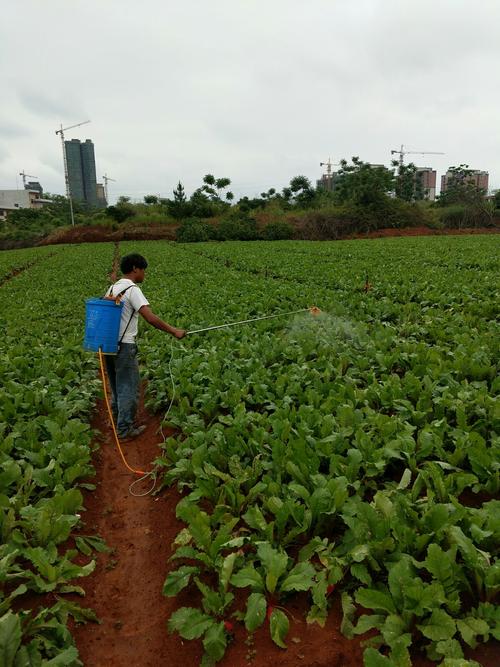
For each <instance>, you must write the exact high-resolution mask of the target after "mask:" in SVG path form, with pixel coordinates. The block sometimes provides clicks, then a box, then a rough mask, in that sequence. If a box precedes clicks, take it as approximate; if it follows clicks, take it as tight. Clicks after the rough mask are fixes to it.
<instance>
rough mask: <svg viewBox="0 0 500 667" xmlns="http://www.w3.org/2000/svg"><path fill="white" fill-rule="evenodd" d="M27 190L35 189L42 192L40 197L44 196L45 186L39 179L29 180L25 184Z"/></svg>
mask: <svg viewBox="0 0 500 667" xmlns="http://www.w3.org/2000/svg"><path fill="white" fill-rule="evenodd" d="M24 189H25V190H35V191H36V192H38V193H39V194H40V197H43V188H42V186H41V185H40V183H39V182H38V181H28V182H27V183H26V185H25V186H24Z"/></svg>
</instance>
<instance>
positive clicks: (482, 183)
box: [441, 169, 489, 192]
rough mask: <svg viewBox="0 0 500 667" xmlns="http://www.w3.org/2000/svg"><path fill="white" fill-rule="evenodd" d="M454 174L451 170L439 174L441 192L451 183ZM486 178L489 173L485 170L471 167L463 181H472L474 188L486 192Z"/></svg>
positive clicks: (487, 178)
mask: <svg viewBox="0 0 500 667" xmlns="http://www.w3.org/2000/svg"><path fill="white" fill-rule="evenodd" d="M455 178H456V176H455V175H454V174H453V172H452V171H449V170H448V171H447V172H446V174H445V175H443V176H441V192H446V190H447V189H448V187H449V186H450V185H451V183H452V182H453V180H454V179H455ZM488 180H489V174H488V172H487V171H480V170H479V169H471V170H470V172H469V173H468V174H467V175H466V176H465V178H464V181H465V182H466V183H472V185H475V186H476V188H479V189H480V190H484V191H485V192H488Z"/></svg>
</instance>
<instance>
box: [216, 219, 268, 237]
mask: <svg viewBox="0 0 500 667" xmlns="http://www.w3.org/2000/svg"><path fill="white" fill-rule="evenodd" d="M215 238H216V239H218V240H219V241H255V240H256V239H258V238H259V233H258V230H257V223H256V222H255V220H253V219H252V218H249V217H247V216H245V215H244V216H241V214H240V216H234V215H233V216H230V217H227V218H223V219H222V220H221V221H220V222H219V224H218V225H217V228H216V230H215Z"/></svg>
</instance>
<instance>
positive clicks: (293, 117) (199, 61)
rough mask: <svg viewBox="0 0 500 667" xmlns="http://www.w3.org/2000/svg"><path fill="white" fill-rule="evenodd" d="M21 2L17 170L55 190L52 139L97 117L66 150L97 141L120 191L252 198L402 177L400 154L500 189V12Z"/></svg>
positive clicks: (12, 39)
mask: <svg viewBox="0 0 500 667" xmlns="http://www.w3.org/2000/svg"><path fill="white" fill-rule="evenodd" d="M5 4H6V5H7V6H6V8H3V15H2V23H1V24H0V75H2V79H3V81H4V84H5V85H4V90H3V92H2V94H3V98H2V111H0V139H1V140H2V142H3V143H2V146H3V150H4V151H7V152H8V153H9V154H10V155H11V156H14V157H13V158H12V164H11V166H10V167H9V169H10V170H11V171H12V169H14V166H15V165H14V162H15V163H16V164H17V163H19V162H20V161H22V163H23V164H24V165H26V168H27V169H28V165H32V166H31V167H29V169H37V168H38V171H34V173H38V174H39V176H40V177H42V176H44V178H46V179H47V183H48V185H47V187H48V189H51V190H53V191H61V192H62V191H63V189H64V179H63V177H62V155H61V147H60V143H58V142H57V138H56V137H55V135H54V131H55V129H56V128H57V126H58V125H59V123H61V122H62V123H64V124H66V125H72V124H74V123H78V122H81V121H83V120H86V119H91V120H92V124H91V125H86V126H83V127H82V128H77V129H75V131H74V132H69V133H68V138H73V136H74V137H75V138H76V137H78V138H81V139H84V138H87V137H88V138H91V139H93V141H94V144H95V150H96V161H97V173H98V174H103V173H105V172H107V173H108V174H110V175H111V176H113V177H114V178H116V179H117V182H116V184H113V187H114V189H115V191H116V192H117V193H118V194H119V193H120V191H121V190H123V192H132V191H138V190H141V191H150V192H156V191H161V192H162V193H164V194H167V193H170V192H171V190H172V188H173V187H175V185H176V183H177V181H178V180H179V179H181V180H182V182H183V183H184V184H185V185H186V189H187V190H189V189H194V188H195V187H196V186H197V185H199V182H200V180H201V178H202V176H203V174H205V173H207V172H211V171H214V172H216V173H217V174H220V175H227V176H228V177H230V178H231V179H232V180H233V184H234V189H235V191H236V192H242V193H243V194H245V193H246V192H245V189H247V191H248V194H252V193H253V192H260V191H262V190H265V189H267V188H268V187H270V186H274V187H280V188H281V187H283V185H285V184H286V183H287V182H288V181H289V180H290V178H291V177H292V176H294V175H296V174H300V173H303V174H305V175H307V176H308V177H309V178H311V180H315V179H316V178H317V177H318V176H319V175H320V171H321V170H320V168H319V162H320V161H324V160H326V159H327V158H328V156H331V157H332V161H334V162H337V161H338V160H339V159H340V158H342V157H346V158H350V157H351V156H352V155H359V156H360V157H361V158H362V159H365V160H369V161H372V162H377V163H379V162H383V163H386V164H388V163H389V161H390V159H391V155H390V149H391V148H396V147H397V146H399V145H400V144H401V143H403V144H405V146H406V147H407V148H408V149H414V150H437V151H445V152H446V156H429V158H425V157H424V158H423V159H425V160H426V161H427V160H428V159H430V160H431V164H432V165H433V166H435V167H436V168H437V169H438V171H439V172H440V173H442V172H443V171H445V170H446V168H447V167H448V165H450V164H459V163H461V162H466V163H469V164H471V165H474V166H475V167H477V168H483V169H488V170H489V171H490V173H491V176H492V178H491V183H492V186H493V185H494V183H495V182H496V183H497V186H498V185H500V150H499V147H498V142H497V141H496V134H495V130H494V128H495V124H496V117H497V109H498V108H499V106H500V90H499V89H498V87H497V86H496V85H495V80H494V75H495V72H496V71H497V70H498V66H499V65H500V40H499V39H498V34H497V33H498V29H497V26H498V24H499V20H500V3H498V1H497V0H482V2H481V3H480V4H478V5H477V7H476V8H475V9H474V11H473V10H471V5H470V2H468V0H440V2H438V3H436V2H435V1H434V0H420V2H419V3H418V4H412V3H410V2H401V0H356V2H353V1H352V0H335V2H332V0H309V1H308V2H303V0H273V1H272V2H269V0H253V1H252V2H235V0H216V1H215V2H212V3H207V2H206V0H184V2H182V3H174V2H173V0H172V1H170V2H165V1H164V0H148V1H147V2H145V3H142V4H138V3H137V2H136V1H135V0H122V1H121V2H120V3H119V5H120V11H116V7H117V6H118V2H117V0H115V2H108V3H102V2H98V0H85V1H84V0H74V1H73V3H72V4H71V11H62V10H63V9H65V8H66V6H67V2H65V0H53V1H52V2H51V3H40V2H39V1H38V0H24V2H23V3H21V4H19V3H5ZM21 15H22V20H23V31H22V34H21V33H16V32H15V31H12V30H9V29H8V26H9V25H12V24H15V22H16V21H18V20H19V19H20V17H21ZM41 25H43V30H41V29H40V26H41ZM12 53H16V73H15V76H14V75H13V74H12V72H11V70H10V69H9V68H8V62H9V61H10V58H11V56H10V54H12ZM19 166H20V167H22V166H23V165H22V164H20V165H19ZM44 169H45V172H44ZM15 170H16V171H19V169H18V168H17V167H15ZM49 186H50V188H49Z"/></svg>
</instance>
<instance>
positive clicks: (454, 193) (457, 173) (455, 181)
mask: <svg viewBox="0 0 500 667" xmlns="http://www.w3.org/2000/svg"><path fill="white" fill-rule="evenodd" d="M448 174H449V176H448V182H447V185H446V190H444V192H441V194H440V195H439V199H438V204H439V205H440V206H449V205H450V204H464V205H465V206H480V205H481V204H482V203H483V202H484V198H485V195H486V190H484V188H480V187H479V186H478V185H477V184H476V182H475V178H474V170H473V169H469V165H468V164H460V165H458V166H456V167H450V168H449V169H448Z"/></svg>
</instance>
